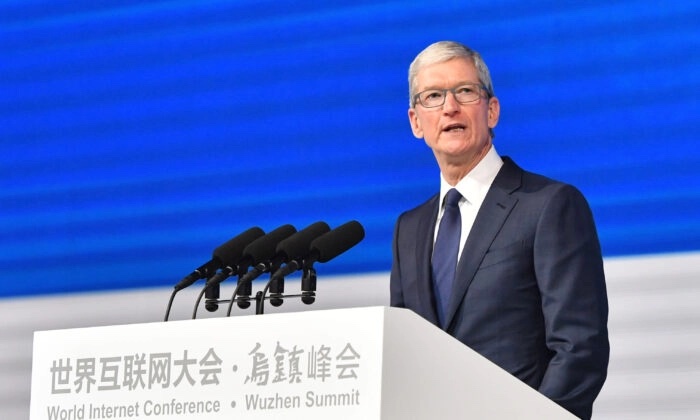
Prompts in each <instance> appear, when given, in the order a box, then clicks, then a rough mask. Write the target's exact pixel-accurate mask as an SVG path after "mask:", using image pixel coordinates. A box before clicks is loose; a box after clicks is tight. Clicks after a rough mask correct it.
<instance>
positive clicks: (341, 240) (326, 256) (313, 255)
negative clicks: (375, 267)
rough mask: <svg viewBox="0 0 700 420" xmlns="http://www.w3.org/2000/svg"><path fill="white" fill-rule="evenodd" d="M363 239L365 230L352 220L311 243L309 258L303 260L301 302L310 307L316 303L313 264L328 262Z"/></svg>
mask: <svg viewBox="0 0 700 420" xmlns="http://www.w3.org/2000/svg"><path fill="white" fill-rule="evenodd" d="M364 237H365V229H364V228H363V227H362V225H361V224H360V223H359V222H357V221H355V220H353V221H350V222H347V223H345V224H343V225H341V226H338V227H337V228H335V229H333V230H332V231H330V232H328V233H326V234H324V235H321V236H319V237H318V238H316V239H314V240H313V241H312V242H311V249H310V251H309V257H308V258H306V259H305V260H304V275H303V276H302V278H301V301H302V302H304V303H305V304H307V305H311V304H312V303H314V302H315V301H316V270H315V269H314V268H313V264H314V262H316V261H318V262H321V263H325V262H328V261H330V260H332V259H333V258H335V257H337V256H338V255H340V254H342V253H343V252H345V251H347V250H349V249H350V248H352V247H353V246H355V245H357V244H358V243H360V241H361V240H363V239H364Z"/></svg>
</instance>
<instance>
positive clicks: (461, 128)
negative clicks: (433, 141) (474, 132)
mask: <svg viewBox="0 0 700 420" xmlns="http://www.w3.org/2000/svg"><path fill="white" fill-rule="evenodd" d="M465 128H466V127H465V126H464V124H450V125H448V126H447V127H445V128H443V129H442V131H447V132H452V133H454V132H457V131H464V129H465Z"/></svg>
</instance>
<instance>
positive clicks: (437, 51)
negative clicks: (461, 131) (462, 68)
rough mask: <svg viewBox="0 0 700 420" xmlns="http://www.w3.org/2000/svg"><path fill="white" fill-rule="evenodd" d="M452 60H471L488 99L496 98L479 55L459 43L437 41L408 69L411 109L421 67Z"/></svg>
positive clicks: (420, 54) (486, 69)
mask: <svg viewBox="0 0 700 420" xmlns="http://www.w3.org/2000/svg"><path fill="white" fill-rule="evenodd" d="M453 58H470V59H472V61H473V62H474V67H476V71H477V72H478V73H479V82H480V83H481V84H482V85H484V87H485V88H486V93H487V94H488V97H489V98H491V97H493V96H496V95H495V93H494V91H493V83H491V75H490V74H489V68H488V67H486V63H485V62H484V59H483V58H481V55H479V53H478V52H476V51H474V50H472V49H471V48H469V47H467V46H466V45H463V44H460V43H459V42H454V41H439V42H436V43H434V44H431V45H429V46H428V47H427V48H426V49H424V50H423V51H421V52H420V53H419V54H418V55H417V56H416V58H415V59H414V60H413V62H412V63H411V66H410V67H409V68H408V98H409V106H410V107H411V108H413V107H414V106H415V102H414V100H413V97H414V96H415V94H416V86H415V82H416V75H417V74H418V72H419V71H420V70H421V69H422V68H423V67H426V66H430V65H432V64H438V63H444V62H445V61H449V60H452V59H453Z"/></svg>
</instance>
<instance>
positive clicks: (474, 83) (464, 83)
mask: <svg viewBox="0 0 700 420" xmlns="http://www.w3.org/2000/svg"><path fill="white" fill-rule="evenodd" d="M464 85H479V86H481V82H471V81H469V80H465V81H463V82H457V83H456V84H454V85H452V86H450V87H448V88H443V87H438V86H435V85H431V86H427V87H425V88H423V89H421V90H419V91H418V92H425V91H426V90H444V89H452V88H456V87H458V86H464Z"/></svg>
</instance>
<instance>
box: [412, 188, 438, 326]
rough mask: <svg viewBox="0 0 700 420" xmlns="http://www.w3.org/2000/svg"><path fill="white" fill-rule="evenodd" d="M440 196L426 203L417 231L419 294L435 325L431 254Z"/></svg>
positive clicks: (425, 315) (430, 319)
mask: <svg viewBox="0 0 700 420" xmlns="http://www.w3.org/2000/svg"><path fill="white" fill-rule="evenodd" d="M439 197H440V194H437V195H436V196H434V197H433V198H431V199H430V200H429V201H428V202H427V203H426V204H425V205H424V207H423V212H424V213H423V214H422V215H421V216H420V217H419V218H418V229H417V232H416V233H417V236H416V241H417V243H416V266H417V267H418V270H420V272H419V273H416V274H417V279H418V282H417V283H418V296H419V297H420V303H421V306H422V308H423V311H422V312H423V317H424V318H426V319H427V320H428V321H430V322H432V323H433V324H435V325H438V324H439V322H438V316H437V308H436V307H435V292H434V291H433V280H432V274H431V269H430V267H431V266H430V256H431V255H432V253H433V235H434V232H435V221H436V219H437V214H438V200H439Z"/></svg>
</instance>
